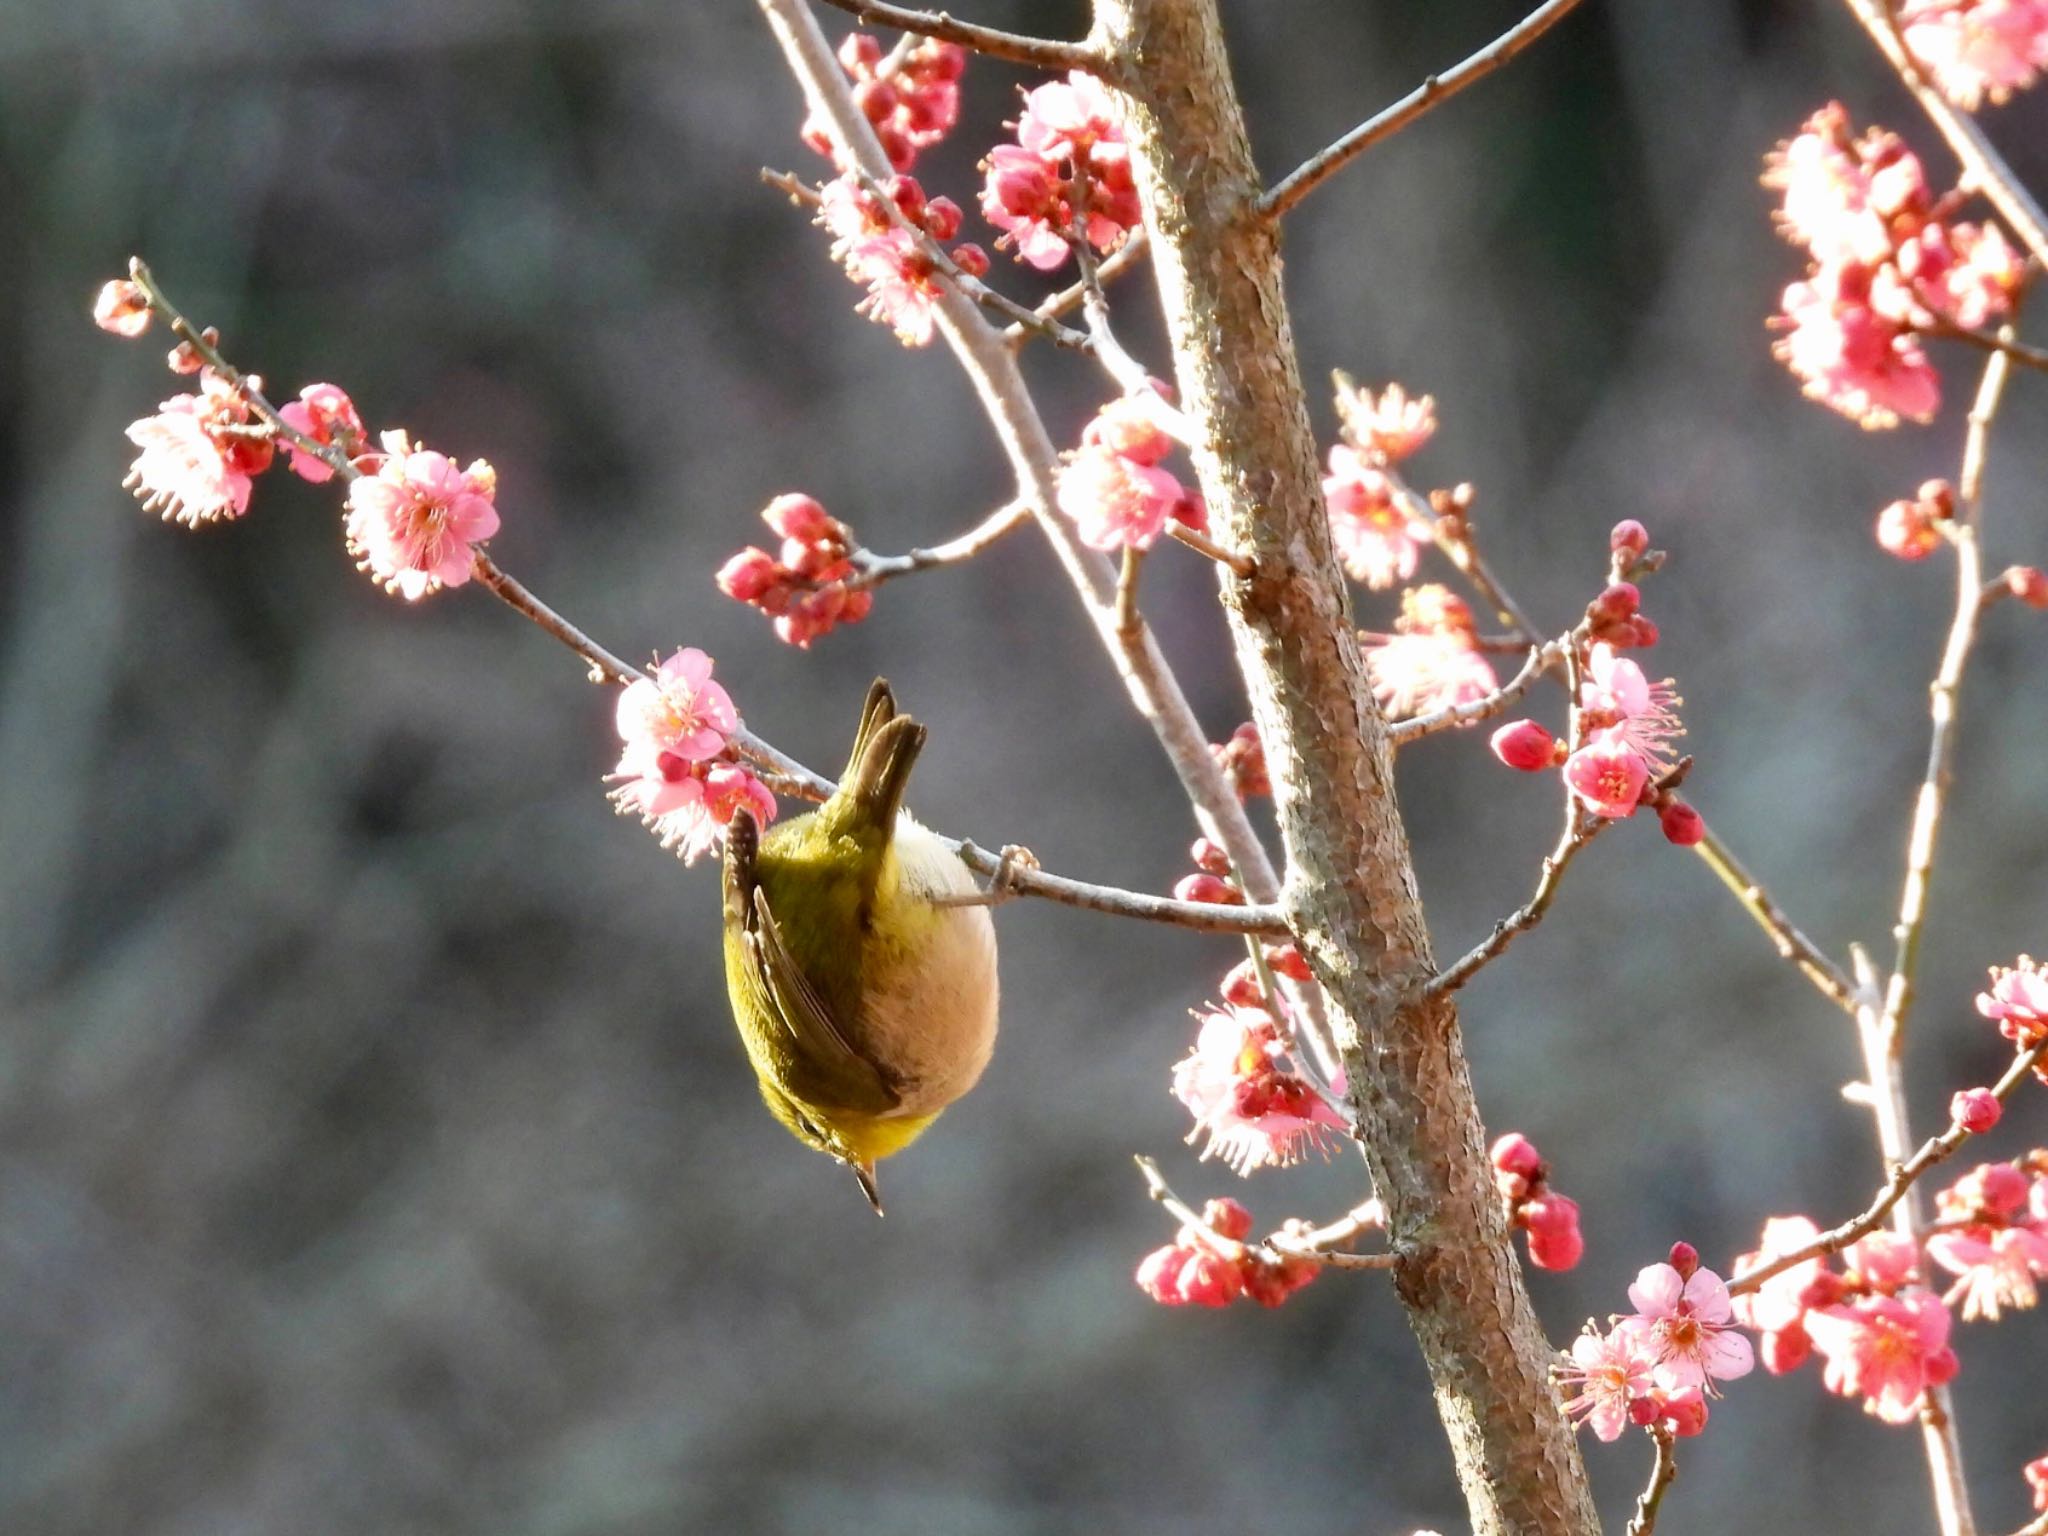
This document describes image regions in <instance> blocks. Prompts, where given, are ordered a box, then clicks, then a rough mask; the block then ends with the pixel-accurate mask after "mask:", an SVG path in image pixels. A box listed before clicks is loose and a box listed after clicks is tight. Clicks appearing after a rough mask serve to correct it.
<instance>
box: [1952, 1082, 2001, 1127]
mask: <svg viewBox="0 0 2048 1536" xmlns="http://www.w3.org/2000/svg"><path fill="white" fill-rule="evenodd" d="M2004 1113H2005V1106H2004V1105H2003V1104H2000V1103H1999V1102H1998V1095H1997V1094H1995V1093H1993V1092H1992V1091H1991V1090H1990V1089H1989V1088H1965V1089H1963V1090H1962V1091H1961V1092H1960V1093H1958V1094H1957V1095H1956V1096H1955V1097H1954V1098H1952V1099H1950V1100H1949V1101H1948V1114H1949V1118H1950V1119H1951V1120H1953V1121H1955V1123H1956V1124H1957V1125H1960V1126H1961V1127H1962V1128H1963V1129H1964V1130H1966V1131H1968V1132H1970V1133H1971V1134H1972V1135H1974V1136H1981V1135H1983V1134H1984V1133H1985V1132H1986V1131H1988V1130H1990V1129H1991V1127H1993V1126H1994V1125H1996V1124H1998V1122H1999V1118H2000V1117H2001V1116H2002V1115H2004Z"/></svg>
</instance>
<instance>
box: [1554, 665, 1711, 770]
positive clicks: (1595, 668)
mask: <svg viewBox="0 0 2048 1536" xmlns="http://www.w3.org/2000/svg"><path fill="white" fill-rule="evenodd" d="M1684 702H1685V701H1684V700H1683V699H1681V698H1680V697H1679V696H1678V694H1677V692H1676V691H1675V690H1674V689H1673V687H1672V683H1671V679H1670V678H1668V677H1667V678H1665V679H1664V680H1663V681H1662V682H1656V683H1653V682H1651V681H1650V680H1649V679H1648V678H1646V677H1645V676H1644V675H1643V669H1642V668H1641V667H1639V666H1637V665H1636V664H1635V663H1634V662H1632V661H1630V660H1629V659H1628V658H1627V657H1625V656H1623V655H1621V654H1619V653H1618V652H1617V651H1616V650H1615V648H1614V647H1613V646H1612V645H1610V644H1608V643H1606V642H1605V641H1601V642H1599V643H1598V644H1596V645H1594V646H1593V648H1592V650H1591V651H1590V652H1589V653H1588V654H1587V658H1586V678H1585V681H1584V682H1583V683H1582V684H1581V685H1580V690H1579V705H1580V709H1581V711H1582V714H1581V719H1582V720H1583V721H1584V723H1585V725H1586V728H1587V729H1589V730H1600V729H1605V728H1608V727H1612V728H1615V729H1617V730H1619V731H1620V733H1621V739H1622V740H1623V741H1625V742H1627V743H1628V744H1629V745H1630V746H1631V747H1633V748H1634V749H1635V751H1636V752H1637V754H1638V755H1639V756H1641V758H1642V759H1643V762H1644V765H1645V766H1646V767H1647V768H1648V769H1649V770H1650V772H1652V773H1654V774H1662V773H1667V772H1669V771H1670V769H1671V767H1672V764H1673V762H1674V759H1673V756H1672V753H1671V749H1670V747H1669V745H1668V744H1669V743H1670V742H1671V740H1672V739H1673V738H1674V737H1678V736H1683V735H1684V734H1685V727H1684V726H1682V725H1680V724H1679V723H1678V707H1679V706H1680V705H1681V704H1683V703H1684Z"/></svg>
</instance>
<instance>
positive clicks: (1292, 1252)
mask: <svg viewBox="0 0 2048 1536" xmlns="http://www.w3.org/2000/svg"><path fill="white" fill-rule="evenodd" d="M1132 1161H1133V1162H1135V1163H1136V1164H1137V1165H1138V1173H1139V1175H1140V1176H1141V1177H1142V1178H1143V1179H1144V1180H1145V1193H1146V1194H1148V1195H1150V1196H1151V1197H1152V1198H1153V1199H1154V1200H1156V1201H1158V1202H1159V1204H1160V1205H1161V1206H1163V1207H1164V1208H1165V1209H1166V1212H1167V1214H1168V1215H1170V1216H1172V1217H1174V1218H1175V1219H1176V1220H1178V1221H1179V1222H1180V1224H1181V1225H1182V1226H1184V1227H1186V1228H1187V1229H1188V1230H1189V1231H1191V1232H1193V1233H1194V1235H1195V1236H1196V1237H1197V1238H1198V1239H1200V1240H1201V1242H1202V1244H1203V1246H1204V1247H1206V1248H1208V1249H1210V1250H1211V1251H1212V1252H1214V1253H1216V1254H1217V1255H1219V1256H1220V1257H1222V1258H1225V1259H1241V1258H1243V1257H1244V1256H1245V1255H1246V1254H1248V1253H1249V1254H1255V1255H1257V1256H1258V1257H1260V1258H1263V1259H1265V1260H1266V1261H1267V1262H1268V1263H1273V1264H1277V1263H1279V1262H1280V1261H1281V1260H1282V1259H1307V1260H1309V1261H1310V1262H1312V1263H1316V1264H1321V1265H1323V1266H1324V1267H1325V1268H1328V1269H1392V1268H1393V1267H1394V1266H1395V1265H1396V1264H1398V1263H1400V1255H1399V1254H1393V1253H1345V1252H1342V1251H1339V1250H1332V1249H1328V1248H1320V1247H1316V1246H1314V1244H1313V1239H1315V1238H1317V1237H1320V1236H1321V1232H1312V1233H1307V1234H1303V1233H1290V1232H1287V1231H1285V1230H1284V1229H1283V1230H1282V1231H1280V1232H1275V1233H1273V1234H1272V1235H1271V1236H1269V1237H1267V1238H1265V1239H1263V1240H1262V1241H1259V1242H1256V1243H1247V1242H1242V1241H1240V1240H1239V1239H1237V1238H1234V1237H1225V1236H1224V1235H1223V1234H1222V1233H1221V1232H1218V1231H1217V1230H1216V1229H1215V1228H1214V1227H1212V1226H1210V1225H1209V1224H1208V1223H1207V1222H1206V1221H1204V1220H1202V1217H1201V1213H1200V1212H1198V1211H1196V1210H1195V1209H1194V1207H1193V1206H1191V1205H1189V1204H1188V1203H1187V1202H1186V1201H1185V1200H1183V1199H1181V1197H1180V1196H1179V1195H1176V1194H1175V1193H1174V1192H1173V1186H1172V1185H1170V1184H1168V1183H1167V1182H1166V1176H1165V1175H1164V1174H1162V1173H1161V1172H1160V1171H1159V1165H1158V1164H1157V1163H1155V1162H1153V1161H1152V1159H1151V1158H1149V1157H1142V1156H1141V1157H1136V1158H1133V1159H1132ZM1354 1214H1355V1213H1354ZM1322 1230H1324V1231H1342V1232H1343V1234H1344V1235H1343V1238H1342V1239H1341V1240H1349V1239H1350V1238H1353V1237H1356V1236H1358V1235H1359V1233H1361V1232H1363V1231H1366V1230H1368V1229H1367V1228H1365V1227H1364V1226H1351V1225H1350V1218H1349V1217H1347V1218H1346V1219H1345V1220H1344V1221H1343V1222H1339V1223H1336V1224H1335V1226H1333V1227H1330V1228H1325V1229H1322Z"/></svg>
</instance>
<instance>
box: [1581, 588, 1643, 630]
mask: <svg viewBox="0 0 2048 1536" xmlns="http://www.w3.org/2000/svg"><path fill="white" fill-rule="evenodd" d="M1642 605H1643V594H1642V592H1641V591H1640V590H1639V589H1638V588H1637V586H1636V584H1635V583H1634V582H1632V581H1617V582H1613V583H1611V584H1610V585H1609V586H1608V587H1607V589H1606V590H1605V591H1603V592H1602V593H1601V594H1600V595H1599V596H1598V597H1596V598H1594V599H1593V601H1592V602H1590V603H1588V604H1587V605H1586V616H1587V617H1588V618H1590V619H1591V620H1592V621H1593V622H1594V624H1595V625H1600V624H1619V623H1621V622H1622V621H1623V620H1624V619H1632V618H1634V617H1635V616H1636V610H1637V609H1638V608H1640V607H1642Z"/></svg>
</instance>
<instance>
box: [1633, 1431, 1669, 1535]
mask: <svg viewBox="0 0 2048 1536" xmlns="http://www.w3.org/2000/svg"><path fill="white" fill-rule="evenodd" d="M1650 1439H1651V1440H1652V1441H1653V1442H1654V1443H1655V1445H1656V1447H1657V1459H1656V1460H1655V1461H1654V1462H1652V1463H1651V1465H1650V1481H1649V1482H1648V1483H1647V1484H1645V1485H1644V1487H1643V1491H1642V1492H1641V1493H1640V1494H1638V1495H1637V1496H1636V1512H1635V1514H1634V1515H1633V1516H1632V1517H1631V1518H1630V1519H1629V1522H1628V1536H1650V1533H1651V1532H1652V1531H1654V1530H1656V1528H1657V1512H1658V1510H1660V1509H1661V1508H1663V1505H1664V1495H1665V1493H1666V1492H1668V1491H1669V1490H1670V1487H1671V1484H1672V1483H1673V1481H1675V1480H1676V1479H1677V1477H1678V1456H1677V1452H1676V1450H1675V1444H1676V1440H1677V1437H1676V1436H1675V1435H1673V1434H1672V1432H1671V1431H1670V1430H1668V1429H1665V1428H1662V1427H1661V1426H1653V1427H1652V1428H1651V1430H1650Z"/></svg>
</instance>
